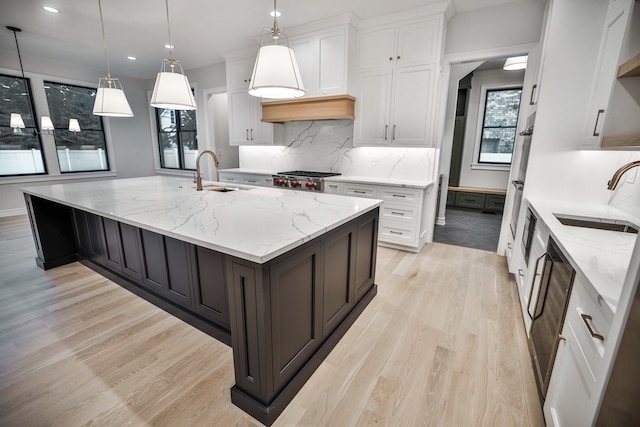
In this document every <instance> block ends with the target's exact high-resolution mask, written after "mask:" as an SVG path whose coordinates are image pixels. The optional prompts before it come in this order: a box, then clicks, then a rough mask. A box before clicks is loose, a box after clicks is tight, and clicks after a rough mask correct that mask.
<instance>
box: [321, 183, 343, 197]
mask: <svg viewBox="0 0 640 427" xmlns="http://www.w3.org/2000/svg"><path fill="white" fill-rule="evenodd" d="M343 191H344V188H343V184H342V183H341V182H326V181H325V183H324V192H325V193H329V194H342V192H343Z"/></svg>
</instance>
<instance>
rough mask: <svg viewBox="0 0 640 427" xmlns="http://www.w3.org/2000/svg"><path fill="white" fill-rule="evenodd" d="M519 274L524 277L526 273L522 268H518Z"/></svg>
mask: <svg viewBox="0 0 640 427" xmlns="http://www.w3.org/2000/svg"><path fill="white" fill-rule="evenodd" d="M518 276H520V277H524V273H523V272H522V269H521V268H519V269H518Z"/></svg>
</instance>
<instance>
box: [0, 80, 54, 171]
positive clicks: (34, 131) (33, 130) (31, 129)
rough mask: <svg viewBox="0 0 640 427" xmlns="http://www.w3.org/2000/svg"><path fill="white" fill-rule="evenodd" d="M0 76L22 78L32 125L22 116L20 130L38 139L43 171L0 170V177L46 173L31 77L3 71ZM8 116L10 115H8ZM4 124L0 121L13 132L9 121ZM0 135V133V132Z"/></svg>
mask: <svg viewBox="0 0 640 427" xmlns="http://www.w3.org/2000/svg"><path fill="white" fill-rule="evenodd" d="M0 76H2V77H8V78H10V79H16V80H22V83H23V85H24V86H25V88H26V90H27V99H28V106H29V108H30V109H31V111H29V112H28V113H29V116H30V117H31V120H32V122H33V126H28V124H29V123H28V121H25V120H24V117H23V121H24V122H25V123H24V125H25V127H24V129H22V130H21V132H24V133H27V134H28V135H31V136H34V137H36V138H37V139H38V145H39V147H40V157H41V158H42V165H43V171H42V172H34V173H17V174H2V173H1V171H0V178H10V177H20V176H38V175H48V174H49V171H48V168H47V159H46V156H45V155H44V145H43V144H42V136H41V133H40V127H39V123H38V116H37V114H36V108H35V103H34V101H33V91H32V90H31V79H30V78H29V77H26V76H25V77H24V78H23V77H22V76H16V75H11V74H5V73H0ZM3 101H4V100H0V102H3ZM19 113H20V114H21V115H24V114H25V113H26V112H23V111H19ZM9 118H10V116H9ZM6 124H7V125H6V126H5V124H4V121H2V123H0V127H2V128H7V129H10V131H9V132H11V133H13V129H12V128H11V124H10V121H7V122H6ZM0 135H2V133H0Z"/></svg>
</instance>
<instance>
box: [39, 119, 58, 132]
mask: <svg viewBox="0 0 640 427" xmlns="http://www.w3.org/2000/svg"><path fill="white" fill-rule="evenodd" d="M40 129H41V130H43V131H50V130H55V128H54V127H53V122H52V121H51V117H49V116H42V117H41V118H40Z"/></svg>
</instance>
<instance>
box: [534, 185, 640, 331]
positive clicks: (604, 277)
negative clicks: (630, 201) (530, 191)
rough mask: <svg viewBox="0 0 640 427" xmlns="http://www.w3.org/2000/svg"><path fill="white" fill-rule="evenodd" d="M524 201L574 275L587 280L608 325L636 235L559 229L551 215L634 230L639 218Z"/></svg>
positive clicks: (608, 209)
mask: <svg viewBox="0 0 640 427" xmlns="http://www.w3.org/2000/svg"><path fill="white" fill-rule="evenodd" d="M528 201H529V204H530V206H531V207H532V208H533V210H534V211H535V213H536V214H537V216H538V219H539V220H542V221H543V222H544V224H546V225H547V227H548V228H549V231H550V233H551V235H552V236H553V238H554V240H555V241H556V243H558V245H559V246H560V248H561V249H562V250H563V252H564V254H565V255H566V256H567V258H568V259H569V261H570V262H571V264H572V265H573V267H574V268H575V269H576V271H577V272H578V273H577V274H580V275H582V276H583V277H584V278H585V279H586V280H587V282H588V283H585V287H586V289H587V291H588V292H589V293H590V294H591V295H592V297H593V299H594V301H597V302H599V303H600V304H599V305H600V307H601V309H602V311H603V313H604V314H605V316H606V317H608V319H609V321H611V319H612V318H613V314H614V313H615V312H616V308H617V305H618V301H619V299H620V294H621V292H622V287H623V285H624V283H625V278H626V275H627V270H628V268H629V263H630V261H631V256H632V253H633V250H634V247H635V245H636V241H637V235H636V234H631V233H621V232H617V231H606V230H597V229H589V228H583V227H574V226H568V225H563V224H561V223H560V221H558V219H557V218H556V217H555V216H554V214H563V215H571V216H582V217H591V218H596V219H600V220H605V221H608V220H619V221H627V222H630V223H632V224H635V225H637V226H640V218H638V217H636V216H634V215H631V214H629V213H627V212H624V211H622V210H620V209H617V208H614V207H612V206H608V205H600V204H586V203H573V202H566V201H558V200H545V199H538V198H530V199H528ZM602 302H604V304H602Z"/></svg>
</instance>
